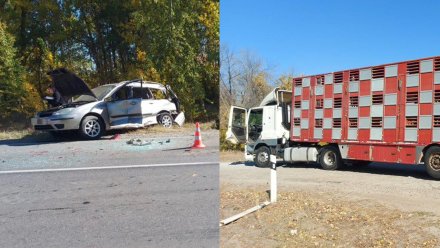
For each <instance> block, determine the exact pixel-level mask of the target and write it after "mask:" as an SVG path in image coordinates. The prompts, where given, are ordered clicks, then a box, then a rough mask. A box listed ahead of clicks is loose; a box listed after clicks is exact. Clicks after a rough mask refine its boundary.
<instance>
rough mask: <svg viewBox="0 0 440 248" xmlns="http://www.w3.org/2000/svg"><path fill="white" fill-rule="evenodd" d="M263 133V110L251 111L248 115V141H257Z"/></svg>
mask: <svg viewBox="0 0 440 248" xmlns="http://www.w3.org/2000/svg"><path fill="white" fill-rule="evenodd" d="M261 131H263V109H251V111H250V113H249V139H250V140H252V141H256V140H258V138H259V137H260V134H261Z"/></svg>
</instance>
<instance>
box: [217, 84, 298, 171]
mask: <svg viewBox="0 0 440 248" xmlns="http://www.w3.org/2000/svg"><path fill="white" fill-rule="evenodd" d="M291 105H292V92H291V91H286V90H281V89H279V88H275V89H274V90H273V91H272V92H271V93H269V94H268V95H267V96H266V97H265V98H264V99H263V101H262V102H261V103H260V105H259V106H258V107H254V108H250V109H245V108H240V107H236V106H231V109H230V112H229V122H228V130H227V132H226V140H228V141H230V142H232V143H234V144H237V143H242V144H245V158H246V160H252V159H253V160H254V161H255V163H256V165H257V166H259V167H268V166H269V165H270V161H269V156H270V154H274V155H280V154H279V153H280V152H281V151H282V150H283V147H284V144H285V143H286V141H287V140H289V137H290V113H291Z"/></svg>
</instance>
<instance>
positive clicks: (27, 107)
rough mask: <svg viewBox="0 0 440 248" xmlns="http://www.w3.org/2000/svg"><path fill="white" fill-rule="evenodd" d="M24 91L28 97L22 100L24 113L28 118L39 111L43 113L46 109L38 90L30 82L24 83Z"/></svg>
mask: <svg viewBox="0 0 440 248" xmlns="http://www.w3.org/2000/svg"><path fill="white" fill-rule="evenodd" d="M24 89H25V92H26V95H25V96H24V97H23V99H22V104H21V108H22V113H24V114H25V115H27V116H32V115H33V114H35V113H36V112H37V111H41V110H43V108H44V105H43V102H42V100H41V98H40V95H39V94H38V91H37V89H36V88H35V87H34V85H32V84H31V83H29V82H25V83H24Z"/></svg>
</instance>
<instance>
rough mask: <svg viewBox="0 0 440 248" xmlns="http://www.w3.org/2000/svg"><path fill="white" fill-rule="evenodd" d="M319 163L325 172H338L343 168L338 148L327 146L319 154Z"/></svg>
mask: <svg viewBox="0 0 440 248" xmlns="http://www.w3.org/2000/svg"><path fill="white" fill-rule="evenodd" d="M319 163H320V164H321V167H322V168H323V169H324V170H337V169H339V168H341V167H342V163H343V162H342V158H341V154H339V151H338V149H337V148H335V147H333V146H326V147H323V148H321V150H320V152H319Z"/></svg>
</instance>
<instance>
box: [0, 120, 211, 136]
mask: <svg viewBox="0 0 440 248" xmlns="http://www.w3.org/2000/svg"><path fill="white" fill-rule="evenodd" d="M195 127H196V124H195V123H192V122H187V123H185V124H183V126H182V127H179V126H178V125H177V124H175V125H173V127H172V128H164V127H162V126H160V125H153V126H148V127H145V128H138V129H121V130H111V131H109V132H107V135H112V134H116V133H122V134H162V133H163V134H166V133H173V134H176V133H182V132H184V133H188V132H194V131H195ZM200 129H201V130H202V131H206V130H212V129H215V121H210V122H204V123H200ZM27 138H32V139H37V140H46V139H48V138H51V135H50V134H49V133H48V132H40V131H34V130H32V129H31V128H25V129H12V128H8V129H4V130H0V140H18V139H27Z"/></svg>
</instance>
